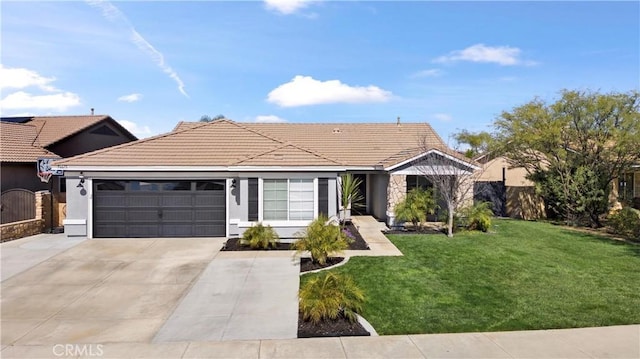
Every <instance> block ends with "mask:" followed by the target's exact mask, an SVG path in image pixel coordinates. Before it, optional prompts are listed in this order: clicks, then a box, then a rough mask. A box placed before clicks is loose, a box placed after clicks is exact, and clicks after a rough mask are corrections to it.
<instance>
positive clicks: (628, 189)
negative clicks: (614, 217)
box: [618, 173, 634, 201]
mask: <svg viewBox="0 0 640 359" xmlns="http://www.w3.org/2000/svg"><path fill="white" fill-rule="evenodd" d="M633 193H634V183H633V173H625V174H623V175H622V176H620V178H619V179H618V198H619V199H620V200H621V201H631V200H632V199H633Z"/></svg>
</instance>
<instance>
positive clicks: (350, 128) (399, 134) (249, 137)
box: [57, 119, 466, 167]
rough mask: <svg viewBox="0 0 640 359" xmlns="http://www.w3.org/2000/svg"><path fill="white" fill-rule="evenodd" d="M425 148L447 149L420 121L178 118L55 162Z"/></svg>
mask: <svg viewBox="0 0 640 359" xmlns="http://www.w3.org/2000/svg"><path fill="white" fill-rule="evenodd" d="M423 138H424V139H425V144H426V146H429V147H433V148H438V149H443V151H446V152H447V153H448V154H451V155H452V156H455V157H457V158H459V159H462V160H466V159H465V158H464V157H463V156H462V155H460V154H457V153H456V152H455V151H452V150H449V149H448V148H447V146H446V145H445V144H444V142H443V141H442V139H441V138H440V137H439V136H438V135H437V134H436V133H435V131H434V130H433V129H432V128H431V126H430V125H429V124H426V123H403V124H400V125H397V124H395V123H351V124H332V123H324V124H319V123H275V124H262V123H238V122H233V121H230V120H226V119H223V120H217V121H213V122H209V123H205V122H181V123H179V124H178V125H177V126H176V128H175V129H174V131H172V132H169V133H167V134H164V135H160V136H156V137H152V138H148V139H144V140H140V141H136V142H130V143H127V144H123V145H120V146H116V147H112V148H109V149H104V150H100V151H96V152H92V153H88V154H84V155H79V156H76V157H73V158H71V159H65V160H62V161H58V162H57V164H59V165H74V166H82V165H91V166H234V165H241V166H242V165H247V166H248V165H253V166H305V165H307V166H308V165H315V166H336V165H344V166H351V167H357V166H363V167H374V166H384V167H387V166H390V165H393V164H396V163H400V162H402V161H405V160H407V159H410V158H413V157H415V156H416V155H417V154H419V153H420V152H421V148H422V146H421V145H420V143H421V139H423Z"/></svg>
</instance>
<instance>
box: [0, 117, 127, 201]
mask: <svg viewBox="0 0 640 359" xmlns="http://www.w3.org/2000/svg"><path fill="white" fill-rule="evenodd" d="M0 126H1V127H0V132H2V144H1V150H0V166H1V168H0V173H1V182H0V183H1V187H2V188H1V190H2V192H4V191H6V190H9V189H13V188H23V189H28V190H30V191H39V190H48V189H50V188H53V193H54V195H55V197H56V201H57V202H58V203H62V204H63V203H64V202H65V201H66V199H65V192H66V186H65V181H64V179H63V178H58V177H55V176H54V177H52V178H51V180H50V183H44V182H42V181H40V179H39V178H38V177H37V168H36V162H37V159H38V158H41V157H59V158H65V157H72V156H75V155H78V154H81V153H86V152H90V151H94V150H98V149H103V148H105V147H110V146H115V145H119V144H122V143H126V142H131V141H135V140H136V139H137V138H136V137H135V136H134V135H132V134H131V133H130V132H129V131H127V130H126V129H125V128H124V127H122V126H121V125H120V124H118V122H116V121H115V120H114V119H112V118H111V117H110V116H104V115H96V116H93V115H92V116H35V117H2V118H1V121H0Z"/></svg>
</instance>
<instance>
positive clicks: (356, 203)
mask: <svg viewBox="0 0 640 359" xmlns="http://www.w3.org/2000/svg"><path fill="white" fill-rule="evenodd" d="M361 185H362V180H361V179H360V178H356V177H354V176H353V175H352V174H351V173H347V174H345V175H342V187H341V192H342V196H341V200H340V204H341V205H342V220H343V221H346V220H347V217H348V215H347V210H351V208H356V207H360V206H362V201H363V200H364V196H363V195H362V193H360V186H361Z"/></svg>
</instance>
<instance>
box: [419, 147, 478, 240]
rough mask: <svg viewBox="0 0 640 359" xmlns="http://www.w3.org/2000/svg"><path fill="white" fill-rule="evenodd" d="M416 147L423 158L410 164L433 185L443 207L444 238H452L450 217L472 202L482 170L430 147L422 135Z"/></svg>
mask: <svg viewBox="0 0 640 359" xmlns="http://www.w3.org/2000/svg"><path fill="white" fill-rule="evenodd" d="M456 147H458V146H456ZM419 148H420V151H421V152H422V153H425V154H426V155H425V156H423V157H422V158H420V159H417V160H416V161H414V164H413V165H414V167H415V168H416V169H417V170H418V171H419V173H420V174H421V175H422V176H424V177H425V178H426V179H427V180H428V181H429V182H430V183H431V184H432V185H433V188H434V192H435V196H436V198H439V199H440V200H442V201H443V202H444V203H445V204H446V213H447V236H449V237H453V219H454V216H455V214H456V213H457V212H458V211H459V210H460V209H461V208H462V207H463V206H465V205H466V204H468V203H471V202H472V200H473V184H474V183H475V182H476V180H477V179H478V178H479V177H480V175H481V174H482V172H483V170H482V168H481V167H480V166H478V165H477V164H475V163H474V162H471V161H469V160H468V159H467V160H464V159H461V158H460V157H461V155H460V154H459V153H458V152H456V151H451V150H449V149H447V148H434V147H433V145H432V144H430V142H429V139H428V138H427V137H426V136H423V137H419Z"/></svg>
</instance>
